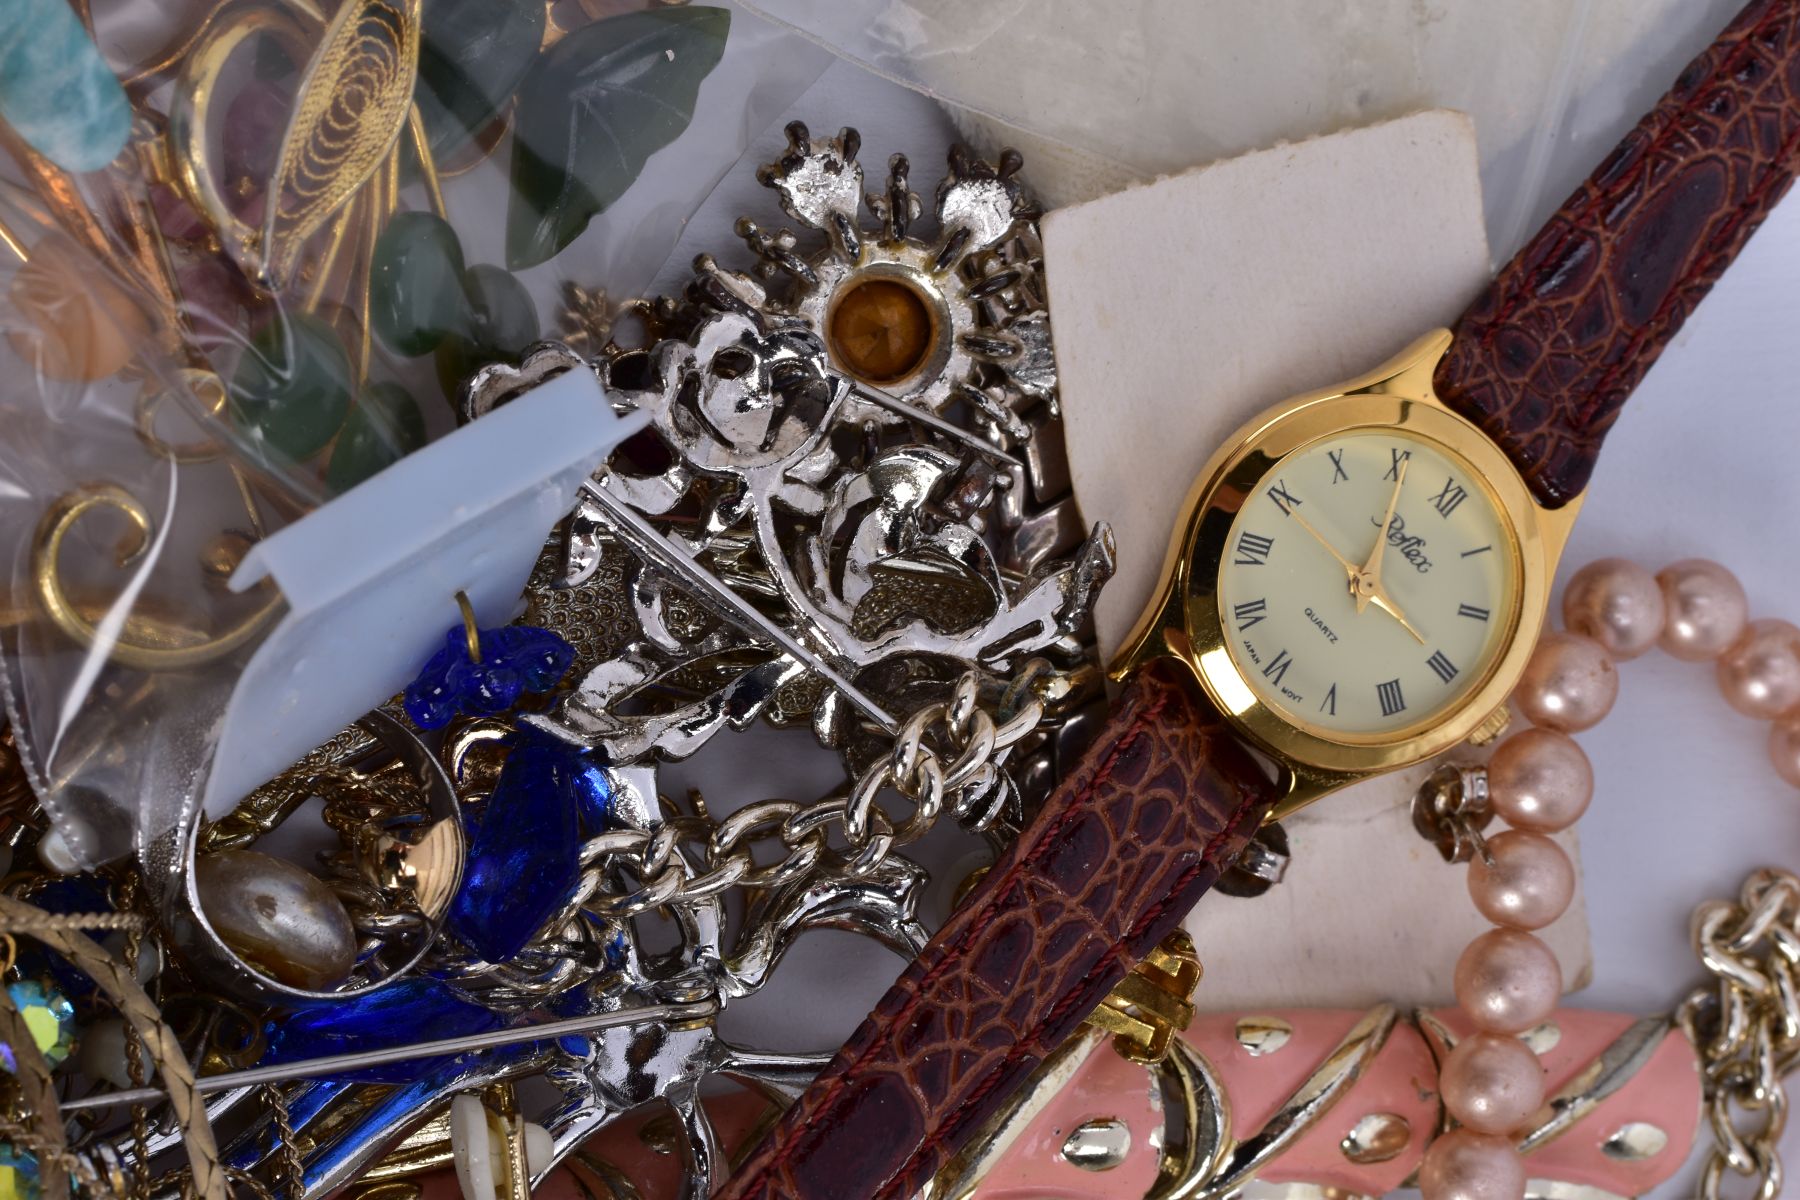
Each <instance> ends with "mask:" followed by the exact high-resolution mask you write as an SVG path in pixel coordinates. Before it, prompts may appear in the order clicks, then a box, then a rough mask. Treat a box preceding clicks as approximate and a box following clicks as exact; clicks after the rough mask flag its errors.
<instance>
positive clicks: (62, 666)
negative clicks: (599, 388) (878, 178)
mask: <svg viewBox="0 0 1800 1200" xmlns="http://www.w3.org/2000/svg"><path fill="white" fill-rule="evenodd" d="M829 61H830V59H829V56H828V55H827V54H825V53H824V52H823V51H822V50H820V49H818V48H817V47H816V46H813V45H811V44H810V43H808V42H806V41H804V40H803V39H800V38H798V37H796V36H795V35H793V34H792V33H791V32H788V31H786V30H783V29H781V28H779V27H777V26H773V25H770V24H768V23H766V22H764V21H762V20H759V19H757V18H755V17H754V16H751V15H749V14H747V13H745V12H743V11H742V10H740V9H737V8H735V7H733V6H732V5H731V4H730V3H729V0H711V2H709V3H698V2H696V3H692V4H685V3H673V4H671V3H655V2H650V0H549V2H548V3H546V0H340V2H339V3H337V4H336V5H333V4H331V3H330V2H329V0H320V2H319V3H315V2H314V0H193V2H190V3H180V4H166V3H163V2H161V0H74V3H73V6H71V4H70V2H69V0H18V2H17V3H15V4H13V5H10V6H9V7H8V11H7V12H6V13H5V14H4V15H0V241H4V243H5V245H4V247H3V248H0V362H4V369H3V373H0V430H3V431H4V432H3V433H0V531H3V532H0V537H4V538H5V539H6V540H5V542H4V543H0V544H4V545H9V546H11V547H13V549H12V551H11V553H10V555H9V556H8V560H7V562H6V563H5V566H6V568H7V574H6V576H5V583H6V587H7V590H6V592H5V593H4V595H3V597H0V598H3V600H4V609H3V612H4V618H5V619H4V621H0V666H3V668H4V670H3V672H0V675H3V681H4V684H5V688H4V693H5V702H6V710H7V716H8V719H9V720H10V722H11V724H12V726H13V728H14V731H15V735H16V738H17V741H18V744H19V747H20V751H21V757H22V759H23V761H24V762H25V764H26V767H27V770H28V772H29V775H30V777H31V780H32V783H33V785H34V787H35V788H36V789H37V791H38V793H39V795H40V797H41V799H42V800H43V803H44V806H45V808H46V810H47V811H48V812H49V813H50V814H51V815H52V817H53V819H54V820H55V821H56V823H57V832H58V834H59V835H60V837H59V838H58V839H53V842H52V845H53V846H54V847H55V850H54V851H53V852H60V853H63V854H65V855H66V857H67V859H68V860H69V863H70V864H71V865H73V864H90V863H94V862H98V861H104V860H106V859H109V858H112V857H115V856H117V855H119V854H121V853H123V852H125V851H127V850H129V849H130V848H131V847H132V845H133V843H134V840H135V839H137V838H142V837H150V836H154V835H155V834H157V833H159V832H161V831H162V830H164V829H166V828H168V827H169V826H170V825H172V824H173V823H174V822H175V821H176V820H177V819H179V818H180V816H181V815H182V813H183V812H184V811H186V810H187V808H188V807H189V806H191V804H192V803H193V798H194V797H195V795H196V794H197V793H198V790H199V787H200V784H201V782H202V781H203V779H204V777H205V771H206V766H207V763H208V760H209V757H210V751H211V747H212V745H213V743H214V740H215V739H216V736H217V725H218V721H219V718H220V714H221V712H222V711H223V709H224V705H225V702H226V700H227V698H228V697H229V695H230V693H231V689H232V687H233V685H234V683H235V680H236V678H237V673H238V671H239V670H241V668H242V666H243V664H244V662H245V661H246V660H247V658H248V656H249V655H250V654H251V653H252V652H253V651H254V649H255V647H256V645H257V642H258V639H259V637H260V636H261V635H262V634H263V633H264V632H266V630H267V629H268V628H269V627H270V626H271V625H272V624H273V622H274V621H275V620H276V619H277V618H278V617H279V615H280V613H281V611H282V604H281V599H280V596H279V593H278V592H277V591H275V590H274V589H273V587H272V586H271V585H268V584H264V585H261V586H259V587H256V588H252V589H250V590H249V591H248V592H247V593H244V594H241V595H240V594H235V593H233V592H231V591H230V590H229V589H228V588H227V587H226V586H225V585H226V580H227V579H228V578H229V577H230V575H231V574H232V572H233V570H234V569H235V567H236V565H237V563H238V562H239V561H240V560H241V559H242V558H243V556H244V554H245V553H246V552H247V550H248V549H249V547H250V546H251V545H253V544H254V543H255V542H256V541H258V540H259V539H261V538H262V537H264V536H266V535H267V534H269V533H271V532H273V531H274V530H276V529H279V528H280V527H281V526H283V525H285V524H287V523H290V522H292V521H293V520H295V519H297V518H299V517H301V516H303V515H304V514H305V513H307V512H309V511H311V510H312V509H313V508H315V507H317V506H318V505H320V504H321V503H324V502H326V501H328V500H329V499H330V498H331V497H333V496H335V495H337V494H340V493H343V492H345V491H348V490H349V489H351V488H353V487H355V485H356V484H357V483H359V482H361V481H362V480H364V479H367V478H369V477H370V476H371V475H373V474H374V473H376V472H378V471H380V470H382V469H383V468H385V467H386V466H388V465H390V464H391V463H393V462H395V461H397V460H398V459H399V458H400V457H402V456H403V455H405V454H406V453H408V452H410V451H411V450H413V449H416V448H417V447H419V446H420V445H422V444H424V443H425V442H426V441H428V440H430V439H432V438H434V437H436V436H438V435H441V434H442V433H444V432H447V431H448V430H450V429H451V428H452V427H453V426H454V425H455V423H456V416H455V407H454V401H455V399H456V396H457V393H458V391H459V389H460V387H461V384H462V382H463V381H464V380H465V379H466V378H467V377H468V376H469V375H470V374H471V373H472V372H473V371H474V370H475V369H477V368H478V367H480V366H482V365H485V364H486V363H489V362H495V361H516V359H517V357H518V355H519V354H520V353H521V352H522V351H523V350H524V349H525V347H526V346H527V345H528V344H530V343H531V342H534V341H536V340H538V339H539V338H540V337H556V338H561V339H563V340H567V341H569V342H571V343H572V344H575V345H576V346H577V347H578V348H580V349H582V350H584V351H586V352H587V353H590V354H592V353H597V352H598V351H599V349H600V346H601V344H602V343H603V342H604V341H605V339H606V336H607V330H608V320H609V318H610V316H611V315H612V314H613V313H614V312H615V311H616V309H617V307H618V305H619V304H620V303H621V302H623V301H626V300H629V299H630V298H632V297H634V296H635V295H636V294H637V291H638V290H639V289H641V288H643V287H644V286H646V285H647V283H648V282H649V280H650V279H651V278H653V277H654V275H655V274H656V272H657V271H658V269H659V268H660V267H661V266H662V264H663V261H664V259H665V258H666V257H667V255H668V253H669V252H670V250H671V249H672V248H673V247H674V244H675V241H676V238H677V236H678V235H679V233H680V231H681V228H682V226H683V225H684V223H685V222H686V220H687V218H688V217H689V216H690V215H691V214H692V212H693V211H694V209H695V208H696V207H698V205H699V204H700V202H701V201H702V200H703V199H704V198H705V197H706V195H707V194H708V193H709V192H710V191H711V190H712V188H713V186H714V185H715V184H716V182H717V181H718V179H719V178H720V177H721V176H722V175H723V174H724V173H725V171H726V170H728V169H729V168H730V167H731V166H732V164H733V163H735V162H736V161H737V159H738V158H739V156H740V155H741V154H742V152H743V150H744V147H745V146H746V145H747V143H748V141H749V139H750V138H751V137H752V136H754V135H755V133H757V132H758V131H759V130H760V129H761V128H762V127H763V126H764V125H766V124H767V123H768V122H769V121H770V120H771V119H772V118H773V117H774V116H775V115H776V114H778V113H780V112H781V111H782V110H783V109H785V108H786V107H787V106H788V105H789V104H790V103H791V102H792V101H793V100H794V98H795V97H797V96H798V95H799V94H800V93H801V92H802V91H804V90H805V89H806V88H807V87H809V86H810V85H811V83H812V82H813V80H814V79H815V78H816V77H817V76H818V74H819V73H820V72H821V71H822V70H823V69H824V67H825V66H826V65H827V64H828V63H829Z"/></svg>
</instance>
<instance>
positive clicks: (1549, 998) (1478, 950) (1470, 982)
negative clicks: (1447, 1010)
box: [1455, 929, 1563, 1033]
mask: <svg viewBox="0 0 1800 1200" xmlns="http://www.w3.org/2000/svg"><path fill="white" fill-rule="evenodd" d="M1455 979H1456V1002H1457V1003H1458V1004H1460V1005H1462V1008H1463V1011H1464V1012H1466V1013H1468V1014H1469V1019H1470V1020H1472V1021H1474V1022H1475V1024H1476V1026H1477V1027H1478V1028H1480V1029H1482V1030H1484V1031H1485V1032H1488V1033H1523V1032H1525V1031H1526V1030H1527V1029H1530V1028H1531V1027H1532V1026H1533V1025H1536V1024H1537V1023H1538V1022H1540V1021H1542V1020H1543V1019H1544V1018H1545V1017H1547V1016H1549V1015H1550V1014H1551V1013H1552V1012H1553V1011H1555V1009H1556V1003H1557V1001H1558V1000H1559V999H1560V998H1561V997H1562V984H1563V980H1562V964H1561V963H1559V962H1557V961H1556V954H1555V952H1554V951H1552V950H1551V949H1550V947H1548V946H1546V945H1545V944H1544V943H1543V942H1542V941H1541V940H1540V939H1538V938H1535V937H1533V936H1532V935H1531V934H1529V933H1521V932H1519V931H1518V930H1516V929H1490V930H1488V931H1487V932H1486V933H1484V934H1482V935H1481V936H1480V937H1478V938H1476V939H1475V940H1474V941H1472V942H1470V943H1469V944H1468V946H1467V947H1465V948H1464V950H1463V952H1462V956H1461V957H1460V958H1458V959H1457V960H1456V977H1455Z"/></svg>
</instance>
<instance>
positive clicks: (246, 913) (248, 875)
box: [194, 850, 356, 992]
mask: <svg viewBox="0 0 1800 1200" xmlns="http://www.w3.org/2000/svg"><path fill="white" fill-rule="evenodd" d="M194 883H195V886H196V887H197V888H198V890H199V893H200V907H201V909H202V910H203V911H204V912H205V913H206V919H207V921H209V922H210V923H211V924H212V927H213V929H214V930H215V931H216V932H217V933H218V935H219V937H220V938H222V939H223V940H224V942H225V944H226V945H227V946H230V947H231V948H232V949H233V950H235V951H236V952H237V953H238V954H239V955H240V956H242V958H243V959H244V961H245V962H247V963H249V964H250V965H251V966H253V967H255V968H256V969H257V970H260V971H263V972H265V973H267V974H268V975H269V976H270V978H272V979H276V980H278V981H280V982H282V983H285V984H287V985H288V986H289V987H296V988H304V989H306V990H307V991H314V992H320V991H325V990H326V989H328V988H332V987H335V986H336V985H338V984H340V983H342V982H343V981H344V980H345V979H346V978H348V977H349V975H350V970H351V968H352V967H354V966H355V965H356V930H355V929H354V928H352V926H351V924H350V914H349V913H347V912H345V911H344V905H343V903H342V902H341V901H339V900H338V898H337V896H336V895H335V894H333V892H332V890H331V889H330V888H328V887H326V886H325V884H324V883H323V882H322V881H320V880H319V879H317V878H315V877H313V876H312V875H309V874H307V873H306V872H305V871H303V870H301V869H300V868H299V867H296V866H295V865H294V864H292V863H290V862H287V861H285V860H283V859H279V858H273V857H271V856H269V855H267V854H260V853H258V852H257V851H255V850H222V851H220V852H218V853H216V854H203V855H201V856H200V857H199V859H197V860H196V861H195V864H194Z"/></svg>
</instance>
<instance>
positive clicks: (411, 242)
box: [369, 212, 469, 358]
mask: <svg viewBox="0 0 1800 1200" xmlns="http://www.w3.org/2000/svg"><path fill="white" fill-rule="evenodd" d="M462 280H463V252H462V243H461V242H459V241H458V240H457V237H456V230H454V229H452V228H450V223H449V222H448V221H445V220H444V219H443V218H441V217H438V216H434V215H433V214H431V213H423V212H408V213H401V214H399V215H398V216H396V217H395V218H394V219H393V220H391V221H389V222H388V223H387V228H385V229H383V230H382V231H381V239H380V240H379V241H377V242H376V243H375V255H374V261H373V262H372V263H371V264H370V267H369V324H370V327H371V328H373V329H374V330H375V334H376V336H377V337H379V338H380V339H381V340H382V341H383V342H384V343H385V344H387V345H388V346H389V347H391V348H392V349H393V350H394V351H395V353H398V354H404V355H406V356H407V357H409V358H416V357H417V356H419V355H421V354H430V353H431V352H432V351H433V350H435V349H437V347H438V343H439V342H442V341H443V340H444V339H445V338H446V337H448V336H450V335H451V334H453V333H460V332H462V331H463V330H464V329H465V328H466V327H467V325H468V312H469V304H468V301H467V299H465V298H464V296H463V285H462Z"/></svg>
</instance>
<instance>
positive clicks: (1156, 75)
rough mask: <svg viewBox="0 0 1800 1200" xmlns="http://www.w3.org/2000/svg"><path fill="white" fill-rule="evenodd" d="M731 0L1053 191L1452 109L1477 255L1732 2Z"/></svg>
mask: <svg viewBox="0 0 1800 1200" xmlns="http://www.w3.org/2000/svg"><path fill="white" fill-rule="evenodd" d="M748 3H749V5H750V6H751V7H754V8H756V9H757V10H758V11H761V12H763V13H764V14H766V15H768V16H770V17H771V18H773V19H776V20H779V21H783V22H786V23H787V24H789V25H790V27H792V28H794V29H795V30H797V31H801V32H804V33H805V35H806V36H808V37H812V38H815V39H817V40H818V41H820V42H821V43H823V44H824V45H827V46H830V47H831V48H832V49H834V50H836V51H837V52H838V53H840V54H842V55H844V56H845V57H847V58H849V59H851V60H853V61H856V62H859V63H861V64H863V65H864V66H866V67H868V68H869V69H871V70H874V71H878V72H880V73H881V74H883V75H886V76H888V77H889V78H892V79H895V80H897V81H898V82H901V83H904V84H906V85H907V86H910V87H914V88H918V89H919V90H921V91H924V92H926V93H927V94H930V95H932V96H934V97H937V98H938V99H940V100H942V101H943V102H944V103H946V104H948V105H950V106H952V107H953V109H955V110H957V113H958V117H959V120H962V121H963V123H964V124H965V126H967V127H969V128H970V131H971V132H972V133H974V134H976V135H978V138H979V140H982V141H994V142H1005V141H1009V140H1019V141H1021V142H1022V145H1021V148H1022V149H1024V150H1025V151H1026V156H1027V161H1028V162H1030V163H1032V164H1033V167H1032V184H1033V187H1034V188H1035V189H1036V190H1037V191H1038V192H1039V193H1040V195H1041V196H1042V198H1043V199H1045V200H1046V201H1047V202H1048V203H1050V204H1051V205H1056V204H1063V203H1069V202H1071V201H1074V200H1080V199H1086V198H1089V197H1090V196H1091V195H1094V194H1097V193H1099V192H1102V191H1108V190H1112V189H1115V188H1117V187H1120V186H1123V185H1124V184H1126V183H1128V182H1131V181H1133V180H1135V179H1142V178H1148V177H1152V176H1155V175H1158V174H1164V173H1168V172H1172V171H1178V170H1182V169H1184V168H1187V167H1191V166H1195V165H1197V164H1200V163H1204V162H1210V161H1213V160H1216V159H1219V158H1223V157H1228V156H1231V155H1235V154H1240V153H1243V152H1245V151H1248V150H1254V149H1259V148H1261V147H1264V146H1269V145H1273V144H1275V143H1277V142H1280V141H1286V140H1294V139H1299V138H1306V137H1313V136H1316V135H1318V134H1323V133H1330V132H1332V131H1334V130H1337V129H1341V128H1345V127H1348V126H1353V125H1360V124H1367V123H1371V122H1374V121H1378V120H1382V119H1385V118H1389V117H1395V116H1400V115H1402V114H1404V113H1407V112H1411V111H1415V110H1417V109H1420V108H1433V107H1446V108H1454V109H1460V110H1462V111H1464V112H1466V113H1468V114H1469V115H1470V116H1471V117H1472V118H1473V119H1474V121H1475V128H1476V135H1477V138H1478V141H1479V143H1480V148H1481V173H1482V182H1483V188H1484V191H1485V193H1486V200H1487V213H1488V232H1489V242H1490V244H1491V246H1492V248H1493V251H1494V254H1495V255H1496V257H1505V256H1507V255H1510V254H1511V253H1512V252H1513V251H1514V250H1515V249H1516V248H1517V247H1518V246H1519V245H1520V244H1522V243H1523V241H1524V240H1525V238H1526V237H1527V236H1529V235H1530V233H1531V232H1532V230H1534V229H1535V228H1537V226H1538V225H1539V224H1541V222H1542V220H1543V219H1544V217H1545V216H1546V215H1547V214H1548V213H1549V212H1550V211H1551V210H1552V209H1554V208H1555V206H1556V205H1557V204H1558V203H1559V202H1560V201H1561V200H1562V198H1563V197H1564V196H1565V195H1566V194H1567V193H1568V192H1569V191H1570V190H1571V189H1572V188H1573V187H1574V185H1575V184H1576V183H1577V182H1578V181H1579V180H1580V179H1581V178H1582V177H1583V176H1585V175H1586V173H1587V171H1588V169H1589V168H1590V167H1591V166H1592V164H1593V163H1594V162H1596V161H1598V160H1599V158H1600V157H1601V156H1602V155H1604V154H1605V153H1606V152H1607V151H1608V150H1609V149H1610V148H1611V146H1612V144H1613V143H1614V142H1615V141H1616V140H1617V139H1618V138H1619V137H1621V136H1622V135H1623V134H1624V133H1625V131H1626V130H1627V129H1628V128H1629V127H1630V126H1631V124H1632V123H1633V122H1634V121H1635V120H1636V119H1637V117H1638V116H1639V114H1641V113H1642V112H1643V111H1644V110H1645V109H1646V108H1648V107H1649V105H1650V104H1651V103H1653V102H1654V101H1655V99H1656V97H1657V96H1659V95H1661V94H1662V92H1663V91H1664V90H1665V89H1666V88H1667V87H1668V85H1669V83H1670V81H1671V80H1672V79H1673V78H1674V75H1675V72H1676V71H1678V70H1680V69H1681V67H1682V66H1683V65H1684V64H1685V63H1686V62H1687V61H1688V59H1689V58H1690V57H1691V56H1692V55H1693V54H1694V53H1696V52H1697V51H1698V50H1700V49H1701V48H1702V47H1703V46H1705V45H1706V43H1707V42H1709V41H1710V40H1711V39H1712V36H1713V35H1714V34H1715V33H1716V32H1717V30H1718V29H1719V28H1721V27H1722V26H1723V25H1724V24H1725V23H1726V22H1727V21H1728V20H1729V19H1730V17H1731V16H1732V14H1734V13H1735V12H1736V11H1737V9H1738V8H1739V7H1741V4H1740V0H1572V2H1571V0H1518V2H1515V3H1506V4H1495V3H1492V2H1491V0H1431V2H1429V3H1422V2H1420V0H1351V2H1349V3H1340V4H1320V3H1318V2H1317V0H1267V2H1264V3H1258V4H1241V3H1233V2H1231V0H1108V2H1107V3H1104V4H1095V3H1092V2H1091V0H988V2H984V3H977V4H970V3H967V2H966V0H748ZM1039 139H1041V141H1042V142H1043V143H1044V144H1041V145H1040V144H1038V140H1039ZM983 148H984V149H991V147H983ZM1396 186H1404V183H1403V181H1396ZM1371 199H1372V202H1376V203H1378V202H1379V201H1378V200H1374V198H1371Z"/></svg>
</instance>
